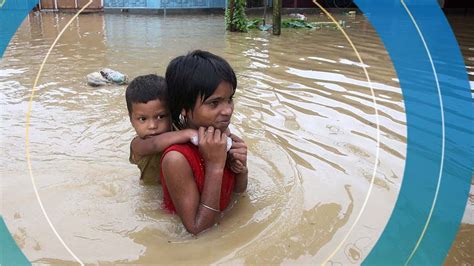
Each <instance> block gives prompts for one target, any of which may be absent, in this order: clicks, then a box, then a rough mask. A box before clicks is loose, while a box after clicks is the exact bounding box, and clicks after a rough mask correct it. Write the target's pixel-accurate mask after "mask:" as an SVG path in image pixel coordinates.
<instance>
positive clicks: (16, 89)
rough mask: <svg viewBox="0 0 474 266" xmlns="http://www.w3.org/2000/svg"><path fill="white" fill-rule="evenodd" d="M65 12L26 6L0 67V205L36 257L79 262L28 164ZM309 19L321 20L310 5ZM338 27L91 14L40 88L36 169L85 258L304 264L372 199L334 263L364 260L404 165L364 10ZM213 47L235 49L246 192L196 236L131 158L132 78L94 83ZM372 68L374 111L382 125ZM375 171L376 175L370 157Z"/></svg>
mask: <svg viewBox="0 0 474 266" xmlns="http://www.w3.org/2000/svg"><path fill="white" fill-rule="evenodd" d="M71 17H72V15H69V14H49V13H45V14H35V15H30V16H29V17H28V18H27V20H25V22H24V23H23V25H22V27H21V28H20V29H19V31H18V32H17V34H16V36H15V37H14V38H13V40H12V41H11V43H10V46H9V48H8V50H7V51H6V53H5V55H4V57H3V59H2V61H1V66H2V67H1V70H0V101H1V105H2V112H1V117H2V121H3V123H2V126H0V134H1V136H2V142H1V143H2V147H1V149H2V150H3V151H4V154H5V156H4V160H2V170H1V175H2V176H3V177H8V178H3V180H4V181H2V185H3V187H2V195H3V198H2V200H3V202H4V204H3V205H2V216H3V218H4V219H5V220H6V222H7V224H8V226H9V229H10V231H11V232H12V233H13V235H14V238H15V240H16V241H17V243H18V245H19V246H20V247H21V248H22V250H23V251H24V252H25V254H26V255H27V256H28V258H29V259H30V260H32V261H36V262H46V263H56V262H58V263H63V262H64V261H73V258H72V257H71V255H69V254H68V252H67V251H66V250H65V249H64V248H63V247H62V245H61V244H60V242H59V241H58V240H57V238H56V237H55V236H54V235H53V233H52V231H51V229H50V228H49V227H48V225H47V223H46V221H45V219H44V216H43V214H42V213H41V211H40V209H39V205H38V203H37V201H36V198H35V196H34V193H33V189H32V185H31V181H30V177H29V174H28V172H27V165H26V162H25V152H24V151H25V137H24V136H25V128H24V127H25V119H24V114H25V112H26V110H27V105H28V100H29V96H30V92H31V87H32V85H33V82H34V78H35V76H36V73H37V71H38V69H39V66H40V63H41V61H42V60H43V58H44V56H45V53H46V51H47V50H48V48H49V46H50V44H51V43H52V42H53V40H54V38H55V37H56V36H57V34H58V33H59V31H60V30H61V28H62V27H63V26H64V25H65V24H66V23H67V21H68V20H69V19H70V18H71ZM311 19H312V20H322V21H325V20H327V19H326V18H324V17H319V16H315V17H312V18H311ZM339 19H344V20H346V21H347V25H348V26H349V27H348V28H346V31H347V33H348V34H349V36H350V37H351V39H352V41H353V42H354V44H355V45H356V46H357V49H358V50H359V52H360V53H361V57H362V59H363V61H364V62H363V64H361V63H360V62H358V60H357V57H356V55H355V53H354V52H353V51H352V49H351V48H350V46H349V44H348V43H347V42H346V40H345V39H344V38H343V36H342V34H341V33H340V32H338V31H337V30H334V29H331V28H323V29H320V30H314V31H311V30H293V29H285V30H283V33H282V35H281V36H279V37H275V36H272V35H271V34H270V33H267V32H260V31H251V32H249V33H247V34H240V33H235V34H230V33H226V32H225V29H224V26H223V16H219V15H200V16H188V15H186V16H168V17H161V16H144V15H122V14H89V15H81V16H80V17H79V18H78V19H77V20H75V21H74V22H73V23H72V25H71V26H70V28H69V29H68V30H67V31H66V32H65V34H64V36H63V37H62V38H61V40H60V41H59V43H58V45H57V46H56V47H55V49H54V50H53V51H52V54H51V56H50V58H49V60H48V61H47V63H46V65H45V68H44V71H43V73H42V75H41V79H40V81H39V86H38V88H37V92H36V94H35V97H34V99H33V112H32V114H31V124H30V132H29V137H30V154H31V160H32V170H33V175H34V180H35V182H36V185H37V186H38V189H39V193H40V196H41V199H42V200H43V204H44V206H45V209H46V211H47V213H48V215H49V216H50V218H51V221H52V223H53V224H54V226H55V228H56V230H57V231H58V232H59V234H60V235H61V237H62V238H63V240H64V241H65V242H66V243H67V245H68V246H69V247H70V248H71V249H72V250H73V251H74V253H75V254H76V255H77V256H78V257H79V258H80V259H81V260H83V262H86V263H87V262H89V263H97V262H115V263H119V262H132V263H156V262H160V263H170V262H175V263H176V262H183V263H191V262H192V263H213V262H221V263H228V262H232V263H243V262H245V263H295V262H297V263H309V262H322V261H324V260H325V259H327V258H328V256H330V255H331V254H332V253H333V252H334V251H335V248H336V247H337V246H338V245H339V244H340V242H341V241H342V239H343V238H344V237H345V236H346V234H347V233H348V232H349V228H350V227H351V226H352V224H353V223H354V221H355V219H356V217H357V215H358V214H359V213H360V212H361V211H362V204H363V202H364V200H365V197H366V196H367V193H368V189H369V186H370V183H371V182H374V188H373V190H372V191H371V194H370V197H369V201H368V204H367V206H366V208H365V209H364V212H363V215H362V218H361V219H360V221H359V222H358V223H357V224H356V226H355V228H354V230H353V232H352V233H351V234H350V235H349V238H348V239H347V241H346V242H344V243H343V245H342V247H341V249H340V250H339V251H337V252H336V253H335V256H334V257H333V258H332V259H331V261H332V262H335V263H343V264H346V263H360V262H361V261H362V260H363V259H364V258H365V256H366V255H367V254H368V252H369V251H370V249H371V248H372V247H373V245H374V244H375V242H376V241H377V239H378V237H379V235H380V234H381V232H382V230H383V228H384V226H385V224H386V221H387V219H388V217H389V216H390V213H391V211H392V209H391V208H392V207H391V206H393V205H394V202H395V200H396V197H397V194H398V191H399V187H400V184H401V178H402V176H403V167H404V161H405V153H406V152H405V149H406V145H405V142H406V127H405V114H404V105H403V99H402V95H401V91H400V88H399V84H398V80H397V79H396V74H395V72H394V70H393V68H392V65H391V63H390V59H389V57H388V55H387V53H386V52H385V49H384V47H383V45H382V43H381V42H380V40H379V39H378V37H377V35H376V34H375V32H374V31H373V29H372V28H371V26H370V25H369V24H368V22H367V21H366V20H365V19H364V17H363V16H360V15H358V16H356V17H355V18H353V17H346V16H343V15H341V16H340V17H339ZM192 49H205V50H209V51H211V52H213V53H216V54H219V55H221V56H223V57H224V58H226V59H227V60H229V62H230V63H231V65H232V66H233V67H234V69H235V71H236V73H237V75H238V82H239V87H238V90H237V93H236V107H235V113H234V118H233V121H232V129H233V131H235V132H236V133H237V134H239V135H241V136H242V137H243V138H244V139H245V140H246V142H247V144H248V147H249V164H250V165H249V168H250V183H249V188H248V192H247V193H245V194H243V195H240V196H236V200H237V198H238V201H236V203H235V204H234V205H233V206H232V208H230V209H229V210H228V211H227V212H226V213H225V215H224V217H225V218H224V219H222V220H221V222H220V224H219V226H217V227H215V228H213V229H212V230H209V231H208V232H206V233H203V234H201V235H199V236H198V237H193V236H190V235H188V234H187V233H186V232H185V230H184V227H183V226H182V225H181V224H180V222H179V220H178V219H177V218H176V217H174V216H170V215H167V214H165V213H163V212H162V211H161V210H160V204H161V198H162V197H161V191H160V188H159V187H158V186H144V185H141V184H139V182H138V169H136V168H135V166H133V165H131V164H129V163H128V153H129V142H130V140H131V139H132V137H133V134H134V132H133V129H132V128H131V126H130V124H129V121H128V117H127V112H126V107H125V101H124V90H125V87H123V86H107V87H100V88H92V87H88V86H87V85H86V83H85V76H86V75H87V74H88V73H90V72H93V71H97V70H98V69H100V68H102V67H109V68H112V69H116V70H119V71H121V72H123V73H127V74H128V75H129V76H130V77H131V78H133V77H135V76H137V75H142V74H146V73H158V74H164V72H165V68H166V66H167V64H168V62H169V61H170V59H171V58H174V57H175V56H178V55H181V54H183V53H185V52H187V51H189V50H192ZM362 67H366V68H367V71H368V72H369V75H370V78H371V81H372V88H373V90H374V95H375V100H376V102H377V105H378V116H379V117H378V120H379V122H380V145H379V146H380V147H379V148H380V149H379V155H378V159H377V160H376V149H377V126H376V121H377V119H376V112H375V110H374V104H373V100H374V99H373V98H372V93H371V90H370V87H371V86H370V84H369V83H368V81H367V80H366V78H365V75H364V73H363V68H362ZM375 166H377V167H376V171H375V176H373V173H374V167H375Z"/></svg>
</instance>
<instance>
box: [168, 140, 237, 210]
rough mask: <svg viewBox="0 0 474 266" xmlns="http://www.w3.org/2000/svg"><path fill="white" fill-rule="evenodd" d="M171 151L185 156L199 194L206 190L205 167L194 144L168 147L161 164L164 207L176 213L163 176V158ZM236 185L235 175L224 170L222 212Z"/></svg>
mask: <svg viewBox="0 0 474 266" xmlns="http://www.w3.org/2000/svg"><path fill="white" fill-rule="evenodd" d="M170 151H177V152H179V153H181V154H182V155H184V157H185V158H186V160H187V161H188V163H189V165H190V166H191V170H192V171H193V175H194V181H195V182H196V186H197V188H198V191H199V194H201V193H202V190H203V188H204V180H205V171H204V170H205V167H204V160H203V159H202V157H201V154H200V153H199V148H198V147H197V146H195V145H194V144H192V143H186V144H175V145H172V146H170V147H168V148H167V149H166V150H165V151H164V152H163V155H162V156H161V163H160V165H161V166H162V167H161V170H160V172H161V173H160V180H161V186H162V188H163V206H164V208H165V209H166V210H168V211H170V212H172V213H175V212H176V209H175V207H174V205H173V202H172V201H171V197H170V194H169V192H168V189H167V188H166V182H165V178H164V176H163V158H164V157H165V155H166V154H167V153H168V152H170ZM234 184H235V174H234V173H233V172H232V171H231V170H230V169H229V168H227V166H226V167H225V168H224V175H223V176H222V186H221V199H220V206H219V207H220V210H221V211H223V210H225V208H227V205H229V202H230V199H231V197H232V192H233V190H234Z"/></svg>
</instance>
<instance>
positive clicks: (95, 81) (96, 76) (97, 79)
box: [87, 72, 109, 87]
mask: <svg viewBox="0 0 474 266" xmlns="http://www.w3.org/2000/svg"><path fill="white" fill-rule="evenodd" d="M107 83H109V81H108V80H107V79H105V78H104V77H103V76H102V75H101V74H100V73H99V72H92V73H90V74H88V75H87V84H89V85H90V86H94V87H97V86H102V85H106V84H107Z"/></svg>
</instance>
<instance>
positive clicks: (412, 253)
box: [400, 0, 445, 265]
mask: <svg viewBox="0 0 474 266" xmlns="http://www.w3.org/2000/svg"><path fill="white" fill-rule="evenodd" d="M400 2H401V3H402V5H403V7H404V8H405V10H406V11H407V13H408V15H409V16H410V19H411V20H412V22H413V24H414V25H415V27H416V30H417V32H418V35H419V36H420V38H421V41H422V42H423V45H424V47H425V50H426V54H427V55H428V58H429V59H430V64H431V68H432V69H433V75H434V78H435V81H436V88H437V89H438V97H439V105H440V108H441V136H442V138H441V162H440V164H439V166H440V168H439V174H438V184H437V185H436V191H435V195H434V198H433V203H432V204H431V209H430V213H429V214H428V218H427V219H426V223H425V226H424V228H423V231H422V232H421V234H420V237H419V238H418V241H417V242H416V245H415V247H414V248H413V250H412V251H411V254H410V256H409V257H408V259H407V260H406V262H405V265H408V263H410V261H411V259H412V258H413V256H414V255H415V253H416V250H417V249H418V247H419V246H420V243H421V240H423V237H424V236H425V233H426V229H427V228H428V225H429V224H430V221H431V216H432V215H433V211H434V208H435V206H436V201H437V200H438V192H439V188H440V186H441V179H442V174H443V167H444V148H445V135H444V133H445V132H444V109H443V99H442V98H441V89H440V87H439V80H438V74H437V73H436V68H435V66H434V63H433V59H432V58H431V53H430V50H429V49H428V45H427V44H426V42H425V38H424V37H423V34H422V33H421V30H420V28H419V27H418V24H417V23H416V20H415V18H414V17H413V15H412V14H411V12H410V10H409V9H408V7H407V5H406V4H405V2H404V1H403V0H400Z"/></svg>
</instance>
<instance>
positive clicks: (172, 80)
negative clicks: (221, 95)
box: [166, 50, 237, 129]
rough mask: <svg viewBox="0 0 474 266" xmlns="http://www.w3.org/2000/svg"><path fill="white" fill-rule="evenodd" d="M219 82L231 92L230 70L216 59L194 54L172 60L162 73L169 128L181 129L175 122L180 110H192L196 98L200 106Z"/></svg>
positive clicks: (180, 123)
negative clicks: (165, 88)
mask: <svg viewBox="0 0 474 266" xmlns="http://www.w3.org/2000/svg"><path fill="white" fill-rule="evenodd" d="M223 81H225V82H228V83H229V84H231V85H232V88H233V90H234V92H235V89H236V88H237V78H236V77H235V73H234V70H233V69H232V67H231V66H230V65H229V63H227V61H225V60H224V59H223V58H222V57H220V56H217V55H215V54H212V53H209V52H206V51H200V50H195V51H192V52H190V53H188V54H187V55H183V56H178V57H176V58H175V59H173V60H172V61H171V62H170V64H169V65H168V68H167V69H166V82H167V84H168V108H169V110H170V113H171V120H172V121H173V124H174V125H176V127H178V128H179V129H182V128H184V127H185V125H184V124H183V121H180V120H179V115H180V113H181V110H183V109H184V110H192V109H193V108H194V106H195V104H196V101H197V99H198V97H199V96H201V100H202V101H203V102H204V101H205V100H206V99H207V98H209V96H211V95H212V94H213V93H214V91H215V90H216V89H217V87H218V86H219V84H220V83H221V82H223Z"/></svg>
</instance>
